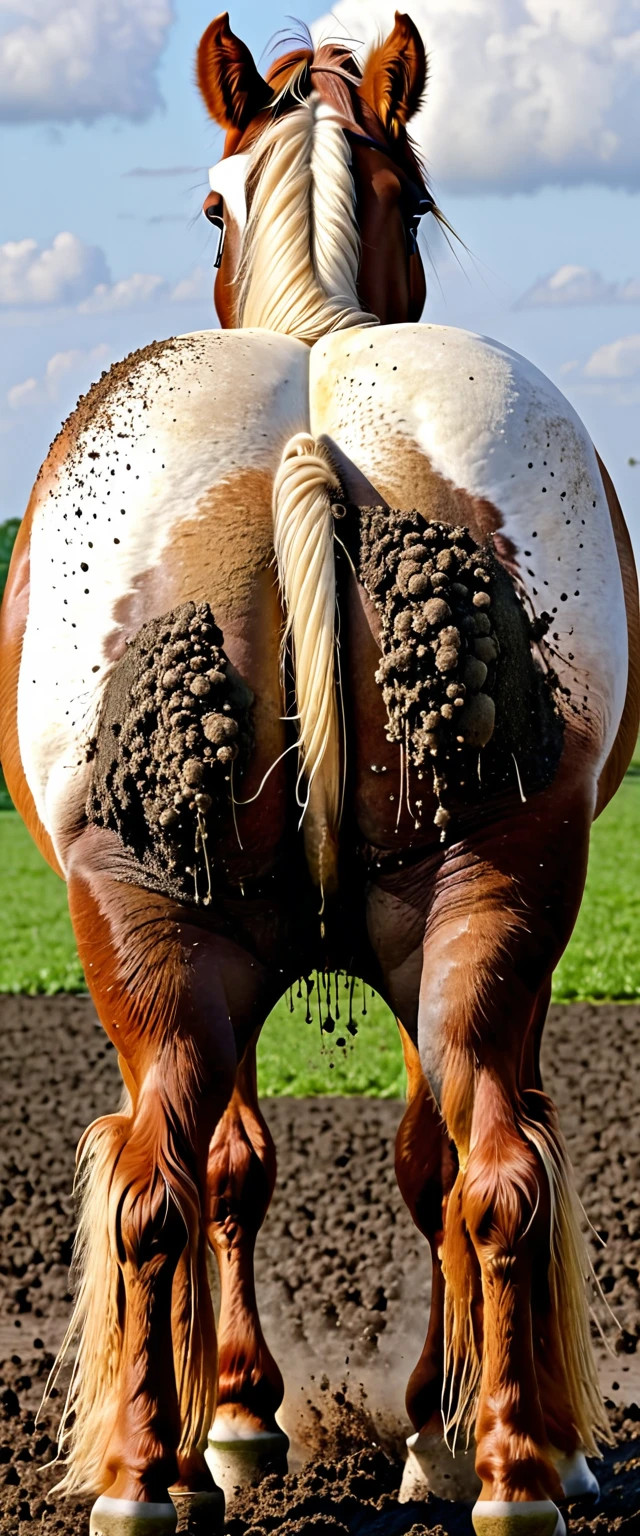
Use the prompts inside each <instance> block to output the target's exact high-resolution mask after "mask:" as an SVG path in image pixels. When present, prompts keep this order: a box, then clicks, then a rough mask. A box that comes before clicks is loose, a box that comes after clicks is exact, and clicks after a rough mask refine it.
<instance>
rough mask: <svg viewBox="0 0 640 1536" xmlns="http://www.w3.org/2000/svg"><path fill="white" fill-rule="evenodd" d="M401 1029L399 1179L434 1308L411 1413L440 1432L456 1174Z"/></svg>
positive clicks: (410, 1389)
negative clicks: (447, 1235)
mask: <svg viewBox="0 0 640 1536" xmlns="http://www.w3.org/2000/svg"><path fill="white" fill-rule="evenodd" d="M399 1027H400V1035H401V1039H402V1049H403V1052H404V1059H405V1066H406V1069H407V1100H408V1102H407V1108H406V1111H405V1113H404V1116H403V1118H402V1120H401V1122H400V1125H399V1127H398V1134H397V1136H396V1159H395V1161H396V1178H397V1180H398V1186H399V1189H400V1193H401V1195H402V1198H403V1200H404V1202H405V1205H406V1206H407V1208H408V1210H409V1212H410V1214H411V1217H412V1219H413V1221H414V1222H415V1225H416V1226H417V1228H418V1231H419V1232H422V1234H423V1236H424V1237H426V1238H427V1241H428V1243H429V1247H430V1249H431V1266H432V1279H431V1306H430V1311H429V1326H428V1330H427V1336H426V1339H425V1343H424V1348H423V1350H422V1354H421V1356H420V1359H419V1361H418V1364H417V1365H416V1367H415V1370H414V1371H413V1372H412V1374H411V1377H410V1379H409V1384H408V1386H407V1394H406V1404H407V1413H408V1414H409V1418H410V1419H411V1422H412V1424H413V1426H414V1429H416V1430H428V1429H429V1428H432V1429H433V1430H434V1431H436V1432H439V1433H440V1434H441V1433H442V1415H441V1399H442V1383H443V1377H444V1279H443V1276H442V1261H441V1248H442V1238H443V1228H444V1201H445V1195H446V1193H448V1192H449V1190H450V1189H451V1186H452V1184H453V1181H454V1179H455V1174H456V1169H455V1164H454V1159H453V1157H452V1155H451V1149H450V1145H449V1142H448V1140H447V1137H446V1136H445V1134H444V1127H443V1124H442V1116H441V1114H440V1111H439V1109H438V1106H437V1104H436V1101H435V1099H434V1097H433V1094H432V1092H431V1089H430V1087H429V1084H428V1083H427V1081H426V1078H425V1076H424V1074H423V1071H422V1067H421V1065H420V1057H419V1055H418V1051H417V1049H416V1047H415V1046H414V1044H413V1042H412V1040H411V1039H410V1036H409V1035H408V1034H407V1032H406V1030H405V1029H403V1027H402V1025H400V1026H399Z"/></svg>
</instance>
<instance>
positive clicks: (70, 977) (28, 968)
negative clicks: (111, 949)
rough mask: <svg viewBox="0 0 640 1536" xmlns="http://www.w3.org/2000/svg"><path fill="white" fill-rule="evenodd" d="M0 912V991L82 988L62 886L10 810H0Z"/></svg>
mask: <svg viewBox="0 0 640 1536" xmlns="http://www.w3.org/2000/svg"><path fill="white" fill-rule="evenodd" d="M0 912H2V941H1V947H0V992H78V991H80V990H81V989H82V988H84V976H83V974H82V969H81V966H80V961H79V959H78V956H77V953H76V946H75V944H74V941H73V933H72V931H71V923H70V921H69V909H68V907H67V891H66V886H65V885H64V882H63V881H62V880H60V879H59V878H58V876H57V875H54V873H53V870H52V869H50V868H49V865H48V864H45V861H44V859H43V858H42V855H41V854H40V853H39V852H38V849H37V848H36V846H35V843H32V841H31V838H30V837H29V833H28V832H27V829H26V827H25V826H24V825H23V823H22V822H21V821H20V818H19V816H17V815H16V812H15V811H0Z"/></svg>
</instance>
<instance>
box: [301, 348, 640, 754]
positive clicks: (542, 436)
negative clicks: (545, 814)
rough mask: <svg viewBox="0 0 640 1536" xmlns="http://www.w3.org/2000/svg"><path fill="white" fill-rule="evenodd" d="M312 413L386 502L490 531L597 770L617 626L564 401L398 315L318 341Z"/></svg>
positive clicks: (616, 598)
mask: <svg viewBox="0 0 640 1536" xmlns="http://www.w3.org/2000/svg"><path fill="white" fill-rule="evenodd" d="M310 415H311V425H312V430H313V431H314V432H315V433H318V434H320V433H323V434H326V437H327V438H328V440H329V441H330V442H332V441H333V442H335V443H336V444H337V446H338V448H339V450H340V452H341V454H344V455H347V456H348V457H349V458H350V459H351V460H352V461H353V462H354V464H355V465H356V467H357V470H358V471H359V472H360V473H361V474H362V475H364V476H366V477H367V479H368V481H369V482H371V484H372V485H374V486H375V487H376V489H377V492H378V494H379V498H380V500H381V501H384V502H385V503H386V504H387V505H388V506H391V507H394V508H404V509H407V510H411V509H414V508H416V509H417V510H418V511H419V512H421V513H422V515H423V516H424V517H425V518H426V519H427V520H428V521H435V522H438V523H441V524H449V525H450V526H461V527H464V528H467V529H468V530H469V532H470V533H471V535H472V536H473V538H474V539H475V540H476V542H477V543H478V544H479V545H481V544H483V543H484V542H485V541H486V540H487V539H488V538H491V540H492V544H493V548H494V550H495V553H496V555H497V556H498V558H499V559H500V561H501V562H502V564H503V565H504V566H505V567H506V569H507V570H508V571H509V573H510V574H511V576H512V578H513V580H514V582H515V584H516V587H517V590H518V592H519V593H521V594H522V597H523V600H524V603H525V606H526V608H527V610H528V611H529V612H530V613H531V614H532V616H533V617H535V618H537V619H542V621H543V624H544V622H546V621H545V620H544V619H543V615H547V616H548V618H549V626H548V634H547V654H548V655H549V658H550V661H551V665H552V666H553V668H554V670H555V672H556V674H557V677H558V680H559V683H560V685H561V687H562V689H563V690H566V691H565V692H564V693H563V695H562V709H563V713H564V714H565V716H566V717H567V718H569V717H571V719H572V720H573V721H574V722H575V724H576V726H577V727H579V729H580V732H581V734H582V752H581V759H580V764H579V765H578V766H579V769H580V771H583V772H585V773H587V774H590V775H591V777H592V778H593V779H594V780H595V779H596V778H597V776H598V773H599V771H600V769H601V767H602V765H603V763H604V761H605V760H606V757H607V755H608V753H609V751H610V750H611V747H612V744H613V742H614V740H615V737H616V733H617V730H618V726H619V722H620V718H621V715H622V710H623V705H624V699H625V692H626V679H627V628H626V619H625V603H624V594H623V588H622V582H621V576H620V565H619V560H618V555H617V551H616V545H615V539H614V535H613V531H612V526H611V517H610V513H609V508H608V506H607V501H606V497H605V493H604V488H603V484H602V478H601V475H600V472H599V469H598V464H597V460H596V455H595V452H594V449H593V446H592V444H591V442H590V440H589V438H588V435H587V433H586V431H585V429H584V427H583V426H582V423H581V422H580V421H579V419H578V417H577V416H576V414H575V412H574V411H573V409H572V407H571V406H570V405H569V403H568V401H566V400H565V399H564V398H563V396H562V395H560V393H559V391H558V390H556V389H555V387H554V386H553V385H552V384H551V382H550V381H549V380H548V379H545V377H544V375H543V374H541V373H539V371H538V370H537V369H536V368H534V367H532V365H531V364H529V363H527V362H526V361H525V360H524V359H523V358H520V357H518V356H517V355H516V354H515V353H513V352H510V351H509V349H508V348H506V347H502V346H500V345H499V344H498V343H495V342H488V341H486V340H484V339H483V338H481V337H477V336H473V335H470V334H469V333H467V332H464V331H456V330H451V329H449V328H447V327H444V326H429V325H426V326H414V325H405V326H402V325H400V326H386V327H383V328H380V329H379V330H376V331H371V332H368V331H367V332H364V331H361V332H356V333H355V334H354V333H351V334H349V333H348V332H347V333H344V334H341V335H334V336H329V337H326V338H325V339H324V340H323V341H322V342H319V343H317V345H316V346H315V347H314V349H313V352H312V356H311V372H310Z"/></svg>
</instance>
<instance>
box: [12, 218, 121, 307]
mask: <svg viewBox="0 0 640 1536" xmlns="http://www.w3.org/2000/svg"><path fill="white" fill-rule="evenodd" d="M108 279H109V269H108V266H107V263H106V260H105V257H104V253H103V252H102V251H101V250H100V248H99V246H97V245H85V243H84V241H83V240H80V239H78V236H77V235H71V234H69V233H68V231H65V232H63V233H62V234H59V235H56V237H55V240H53V241H52V244H51V245H50V246H48V247H44V248H43V247H42V246H39V245H38V243H37V241H36V240H9V241H7V243H6V244H5V245H1V246H0V304H2V305H14V306H17V307H21V306H23V305H24V306H29V307H30V306H31V305H39V304H75V303H77V302H78V300H79V299H82V298H84V297H85V295H86V294H88V293H90V292H91V290H92V289H93V288H94V287H95V285H96V283H101V282H104V281H105V280H107V281H108Z"/></svg>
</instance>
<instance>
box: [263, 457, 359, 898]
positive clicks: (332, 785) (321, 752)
mask: <svg viewBox="0 0 640 1536" xmlns="http://www.w3.org/2000/svg"><path fill="white" fill-rule="evenodd" d="M331 493H333V499H334V500H336V499H338V498H339V497H340V496H341V494H342V490H341V486H340V481H339V480H338V477H337V475H336V473H335V470H334V469H333V466H332V464H331V460H330V458H329V454H328V452H327V450H326V449H325V448H324V447H323V445H322V443H318V442H316V440H315V439H314V438H313V437H311V436H310V435H309V433H308V432H299V433H297V435H296V436H295V437H292V438H291V439H290V441H289V442H288V443H287V445H286V447H285V449H284V452H283V455H282V459H281V461H280V467H279V469H278V472H277V474H276V477H275V481H274V487H273V528H274V544H275V551H276V561H277V566H278V575H279V578H280V585H281V588H282V594H283V599H284V607H285V614H286V628H285V634H284V641H285V643H286V640H287V637H288V636H289V635H291V640H292V650H293V663H294V672H295V688H296V700H297V706H298V721H299V740H300V773H299V778H298V799H299V803H300V804H301V805H302V806H303V826H304V838H305V849H306V854H307V860H308V864H309V868H310V870H311V874H312V877H313V879H314V881H315V883H316V885H318V886H320V889H321V890H322V891H323V892H327V893H329V892H330V891H331V890H332V889H333V888H335V885H336V881H337V831H338V821H339V816H340V731H339V726H338V708H337V701H336V682H335V646H336V573H335V559H334V531H333V511H332V495H331ZM303 778H304V780H306V789H305V791H304V793H303V796H302V798H301V788H300V786H301V783H302V780H303Z"/></svg>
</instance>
